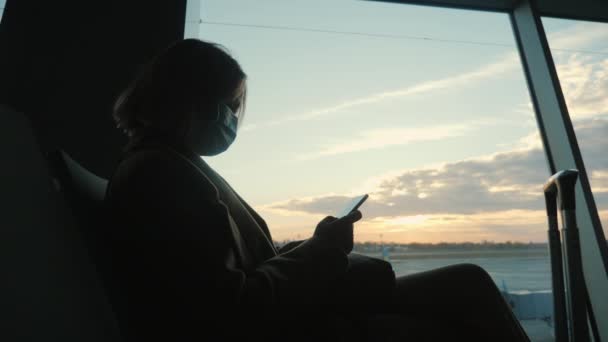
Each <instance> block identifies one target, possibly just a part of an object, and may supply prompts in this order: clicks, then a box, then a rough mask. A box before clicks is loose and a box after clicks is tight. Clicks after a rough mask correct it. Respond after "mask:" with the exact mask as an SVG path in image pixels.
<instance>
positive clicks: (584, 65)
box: [556, 30, 608, 119]
mask: <svg viewBox="0 0 608 342" xmlns="http://www.w3.org/2000/svg"><path fill="white" fill-rule="evenodd" d="M607 31H608V30H607ZM556 65H557V71H558V76H559V79H560V84H561V87H562V90H563V93H564V96H565V98H566V103H567V105H568V111H569V112H570V115H571V117H572V118H574V119H576V118H582V117H590V116H597V115H598V114H607V113H608V58H597V57H591V56H582V55H580V54H576V53H575V54H570V55H568V56H566V55H562V56H561V57H558V59H557V63H556Z"/></svg>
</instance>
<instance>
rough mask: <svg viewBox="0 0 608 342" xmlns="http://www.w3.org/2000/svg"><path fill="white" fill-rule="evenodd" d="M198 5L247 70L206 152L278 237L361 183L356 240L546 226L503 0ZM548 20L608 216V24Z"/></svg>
mask: <svg viewBox="0 0 608 342" xmlns="http://www.w3.org/2000/svg"><path fill="white" fill-rule="evenodd" d="M188 16H189V18H195V17H196V13H192V11H190V12H189V13H188ZM200 18H201V19H202V20H203V24H201V25H200V26H199V33H198V37H199V38H201V39H204V40H209V41H214V42H218V43H220V44H223V45H225V46H226V47H227V48H228V49H229V50H230V51H231V52H232V53H233V55H234V56H235V57H236V58H237V60H239V61H240V63H241V64H242V66H243V68H244V69H245V72H246V73H247V74H248V102H247V111H246V117H245V122H244V125H243V126H242V128H241V130H240V131H239V136H238V137H237V140H236V142H235V143H234V145H233V146H232V147H231V148H230V149H229V150H228V151H227V152H226V153H224V154H222V155H220V156H218V157H214V158H207V161H208V162H209V163H210V164H211V165H212V166H213V167H214V168H215V169H216V170H218V171H219V172H220V173H221V174H222V175H223V176H224V177H225V178H226V179H227V180H228V181H229V182H230V183H231V184H232V185H233V187H234V188H235V189H236V190H237V191H238V192H239V193H240V194H241V195H242V196H243V197H244V198H245V199H246V200H247V201H248V202H249V203H250V204H251V205H253V206H254V207H255V208H256V210H258V211H259V213H260V214H261V215H262V216H263V217H264V218H265V219H266V221H267V222H268V224H269V226H270V229H271V232H272V234H273V237H274V238H275V239H276V240H282V239H296V238H306V237H308V236H309V235H310V234H311V233H312V231H313V230H314V227H315V226H316V223H317V222H318V221H319V220H320V219H322V218H323V217H324V216H326V215H331V214H335V213H336V212H338V211H339V210H340V209H341V208H342V207H343V206H344V205H345V204H346V203H347V202H348V198H349V197H354V196H356V195H359V194H362V193H369V194H370V199H369V200H368V201H367V202H366V203H365V204H364V205H363V207H362V208H361V211H362V212H363V215H364V219H363V220H362V221H360V222H359V223H357V225H356V233H355V238H356V240H358V241H368V240H375V241H377V240H380V239H382V240H384V241H397V242H412V241H417V242H439V241H448V242H456V241H482V240H494V241H506V240H513V241H525V242H527V241H544V240H545V236H546V225H545V214H544V211H543V208H544V202H543V200H542V196H541V195H542V193H541V185H542V183H543V182H544V180H545V179H546V178H547V177H548V176H549V174H548V170H547V166H546V163H545V157H544V154H543V151H542V147H541V145H540V139H539V137H538V133H537V132H538V131H537V127H536V122H535V119H534V113H533V110H532V108H531V104H530V99H529V94H528V89H527V86H526V83H525V78H524V74H523V70H522V67H521V63H520V60H519V56H518V54H517V50H516V45H515V41H514V38H513V34H512V30H511V26H510V23H509V19H508V17H507V15H506V14H499V13H488V12H474V11H462V10H448V9H441V8H431V7H421V6H411V5H399V4H387V3H374V2H364V1H354V0H343V1H337V0H332V1H327V0H323V1H310V0H307V1H295V0H292V1H283V0H256V1H248V0H213V1H202V2H201V11H200ZM543 24H544V25H545V29H546V31H547V33H548V35H549V43H550V45H551V48H552V50H553V52H554V58H555V62H556V64H557V67H558V73H559V76H560V80H561V82H562V88H563V90H564V92H565V95H566V97H567V102H568V105H569V110H570V113H571V116H572V118H573V121H574V124H575V129H576V134H577V137H578V139H579V144H580V146H581V149H582V150H583V157H584V158H585V163H586V166H587V169H588V171H589V173H590V178H591V184H592V187H593V190H594V196H595V199H596V201H597V203H598V207H599V208H600V214H601V216H602V219H603V221H604V226H606V224H608V220H606V219H607V218H608V156H607V155H606V153H605V151H606V150H607V148H608V25H607V24H599V23H586V22H575V21H566V20H557V19H544V20H543ZM194 35H196V34H194Z"/></svg>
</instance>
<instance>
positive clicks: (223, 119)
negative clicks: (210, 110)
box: [188, 104, 239, 156]
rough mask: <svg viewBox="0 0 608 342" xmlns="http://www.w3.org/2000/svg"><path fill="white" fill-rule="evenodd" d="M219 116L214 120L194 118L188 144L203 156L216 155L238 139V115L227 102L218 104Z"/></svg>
mask: <svg viewBox="0 0 608 342" xmlns="http://www.w3.org/2000/svg"><path fill="white" fill-rule="evenodd" d="M217 112H218V116H217V119H216V120H214V121H209V120H202V119H200V118H197V117H195V118H193V119H192V124H191V127H190V133H189V136H188V144H189V146H190V148H192V149H193V151H194V152H195V153H197V154H199V155H202V156H215V155H217V154H220V153H222V152H224V151H226V150H227V149H228V147H230V145H231V144H232V143H233V142H234V140H235V139H236V133H237V130H238V124H239V118H238V116H237V115H236V114H235V113H234V112H233V111H232V109H230V107H228V106H227V105H225V104H219V105H218V110H217Z"/></svg>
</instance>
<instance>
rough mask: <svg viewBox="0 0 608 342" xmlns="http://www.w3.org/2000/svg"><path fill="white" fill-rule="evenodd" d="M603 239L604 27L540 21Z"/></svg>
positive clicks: (607, 69)
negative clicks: (600, 223)
mask: <svg viewBox="0 0 608 342" xmlns="http://www.w3.org/2000/svg"><path fill="white" fill-rule="evenodd" d="M543 25H544V26H545V29H546V31H547V35H548V40H549V45H550V48H551V53H552V55H553V58H554V61H555V65H556V68H557V73H558V77H559V80H560V84H561V87H562V90H563V92H564V97H565V98H566V103H567V105H568V111H569V113H570V118H571V119H572V124H573V126H574V131H575V133H576V137H577V140H578V144H579V147H580V150H581V154H582V156H583V160H584V162H585V167H586V169H587V175H588V176H589V181H590V183H591V190H592V192H593V196H594V199H595V201H596V205H597V207H598V211H599V214H600V220H601V222H602V226H603V227H604V232H605V233H604V234H606V232H608V230H607V229H608V154H606V151H607V150H608V24H604V23H591V22H581V21H574V20H563V19H548V18H545V19H543Z"/></svg>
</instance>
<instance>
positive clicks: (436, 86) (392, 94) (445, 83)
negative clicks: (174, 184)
mask: <svg viewBox="0 0 608 342" xmlns="http://www.w3.org/2000/svg"><path fill="white" fill-rule="evenodd" d="M518 63H519V59H518V57H517V54H516V53H510V54H507V55H505V56H504V57H502V58H500V59H498V60H497V61H495V62H493V63H489V64H486V65H482V66H480V67H478V68H476V69H473V70H471V71H467V72H464V73H460V74H456V75H451V76H447V77H443V78H439V79H435V80H430V81H424V82H421V83H418V84H415V85H412V86H408V87H404V88H399V89H394V90H387V91H384V92H379V93H375V94H371V95H368V96H364V97H360V98H355V99H350V100H346V101H344V102H342V103H339V104H336V105H333V106H328V107H325V108H319V109H315V110H311V111H308V112H304V113H300V114H291V115H281V117H283V119H279V120H274V121H269V122H266V123H261V124H256V125H250V126H245V127H244V128H243V130H245V131H250V130H254V129H256V128H259V127H269V126H274V125H279V124H283V123H288V122H293V121H307V120H312V119H316V118H319V117H322V116H326V115H330V114H334V113H337V112H342V111H345V110H348V109H351V108H354V107H359V106H363V105H370V104H374V103H378V102H382V101H387V100H392V99H396V98H402V97H406V96H412V95H418V94H424V93H429V92H433V91H437V90H442V89H448V88H452V87H456V86H466V85H470V84H471V83H472V82H476V81H479V80H482V79H485V78H488V77H492V76H499V75H500V74H502V73H504V72H506V71H508V70H510V69H512V68H514V67H516V66H517V65H518Z"/></svg>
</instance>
